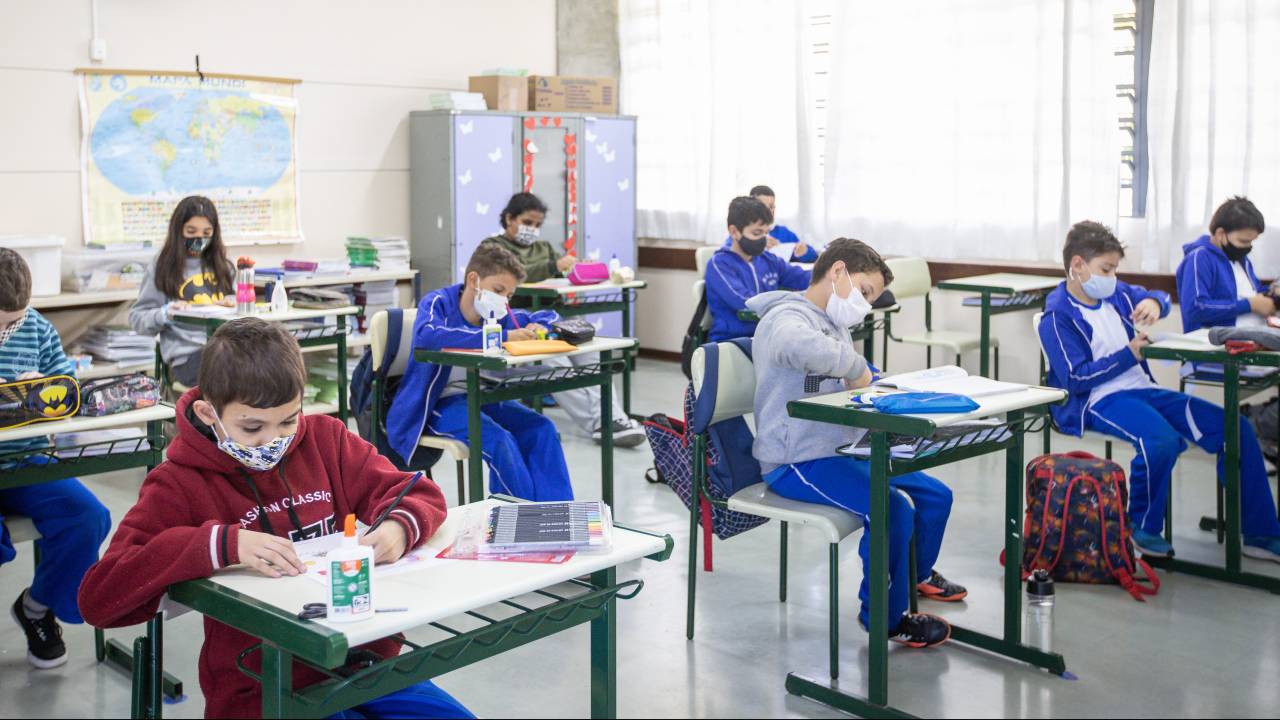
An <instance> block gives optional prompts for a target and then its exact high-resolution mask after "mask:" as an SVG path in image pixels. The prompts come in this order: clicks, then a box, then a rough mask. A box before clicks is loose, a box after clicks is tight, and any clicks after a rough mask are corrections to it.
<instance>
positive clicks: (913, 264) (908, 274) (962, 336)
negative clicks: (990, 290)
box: [884, 257, 1000, 379]
mask: <svg viewBox="0 0 1280 720" xmlns="http://www.w3.org/2000/svg"><path fill="white" fill-rule="evenodd" d="M885 263H886V264H887V265H888V266H889V269H890V270H892V271H893V286H892V288H891V289H892V290H893V296H894V297H895V298H897V299H898V303H899V304H901V303H902V301H904V300H908V299H911V298H917V297H923V298H924V332H919V333H912V334H904V335H903V336H902V337H894V335H893V331H892V329H891V326H890V324H889V317H888V316H885V330H884V331H885V335H887V336H888V337H889V338H890V339H891V340H893V341H894V342H899V343H903V344H905V345H923V346H924V348H925V351H924V352H925V356H924V357H925V361H924V364H925V367H932V366H933V349H934V348H935V347H937V348H941V349H942V350H945V351H946V352H948V353H950V354H952V355H954V356H955V359H956V365H960V360H961V357H962V356H963V355H964V353H966V352H969V351H970V350H978V349H980V348H981V347H982V336H981V335H980V334H979V333H976V332H967V331H964V330H934V329H933V299H932V298H931V297H930V295H929V293H930V292H931V291H932V290H933V277H932V276H931V275H930V274H929V263H928V261H927V260H925V259H924V258H918V257H906V258H889V259H887V260H885ZM990 343H991V351H992V353H993V354H994V358H995V365H994V367H995V378H996V379H999V378H1000V339H999V338H997V337H996V336H995V335H992V336H991V338H990ZM887 347H888V346H886V348H887ZM886 360H887V350H886Z"/></svg>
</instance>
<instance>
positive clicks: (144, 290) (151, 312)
mask: <svg viewBox="0 0 1280 720" xmlns="http://www.w3.org/2000/svg"><path fill="white" fill-rule="evenodd" d="M155 272H156V265H155V263H151V265H150V266H148V267H147V276H146V278H144V279H143V281H142V285H141V290H139V291H138V299H137V300H134V301H133V306H132V307H130V308H129V325H130V327H132V328H133V331H134V332H136V333H139V334H141V335H156V334H159V332H160V331H161V330H163V329H164V328H165V326H166V325H168V324H169V322H170V319H169V298H167V297H165V294H164V293H162V292H160V288H158V287H156V279H155Z"/></svg>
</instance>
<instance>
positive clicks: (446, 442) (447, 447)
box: [418, 435, 471, 460]
mask: <svg viewBox="0 0 1280 720" xmlns="http://www.w3.org/2000/svg"><path fill="white" fill-rule="evenodd" d="M418 445H419V446H420V447H424V448H432V449H435V450H443V451H444V452H445V454H447V455H449V456H450V457H452V458H453V459H454V460H466V459H468V458H470V457H471V449H470V448H468V447H467V444H466V443H464V442H462V441H461V440H454V439H453V438H447V437H440V436H438V435H423V436H422V437H421V438H419V439H418Z"/></svg>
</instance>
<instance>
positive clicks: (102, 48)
mask: <svg viewBox="0 0 1280 720" xmlns="http://www.w3.org/2000/svg"><path fill="white" fill-rule="evenodd" d="M89 59H90V60H92V61H94V62H105V61H106V59H107V41H106V40H104V39H103V38H96V39H94V40H91V41H90V42H89Z"/></svg>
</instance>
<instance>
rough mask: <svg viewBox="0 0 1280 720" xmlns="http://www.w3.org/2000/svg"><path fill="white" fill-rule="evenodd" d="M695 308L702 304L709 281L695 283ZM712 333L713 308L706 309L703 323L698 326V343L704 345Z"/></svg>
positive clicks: (703, 314) (700, 280)
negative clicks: (708, 334)
mask: <svg viewBox="0 0 1280 720" xmlns="http://www.w3.org/2000/svg"><path fill="white" fill-rule="evenodd" d="M692 290H693V306H694V307H695V308H696V307H697V306H698V303H700V302H702V298H703V296H705V295H706V292H707V281H706V280H702V279H698V280H694V281H693V288H692ZM709 332H711V308H706V309H705V311H704V312H703V313H702V323H701V324H700V325H698V335H697V343H698V345H702V344H703V343H705V342H706V341H707V333H709Z"/></svg>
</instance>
